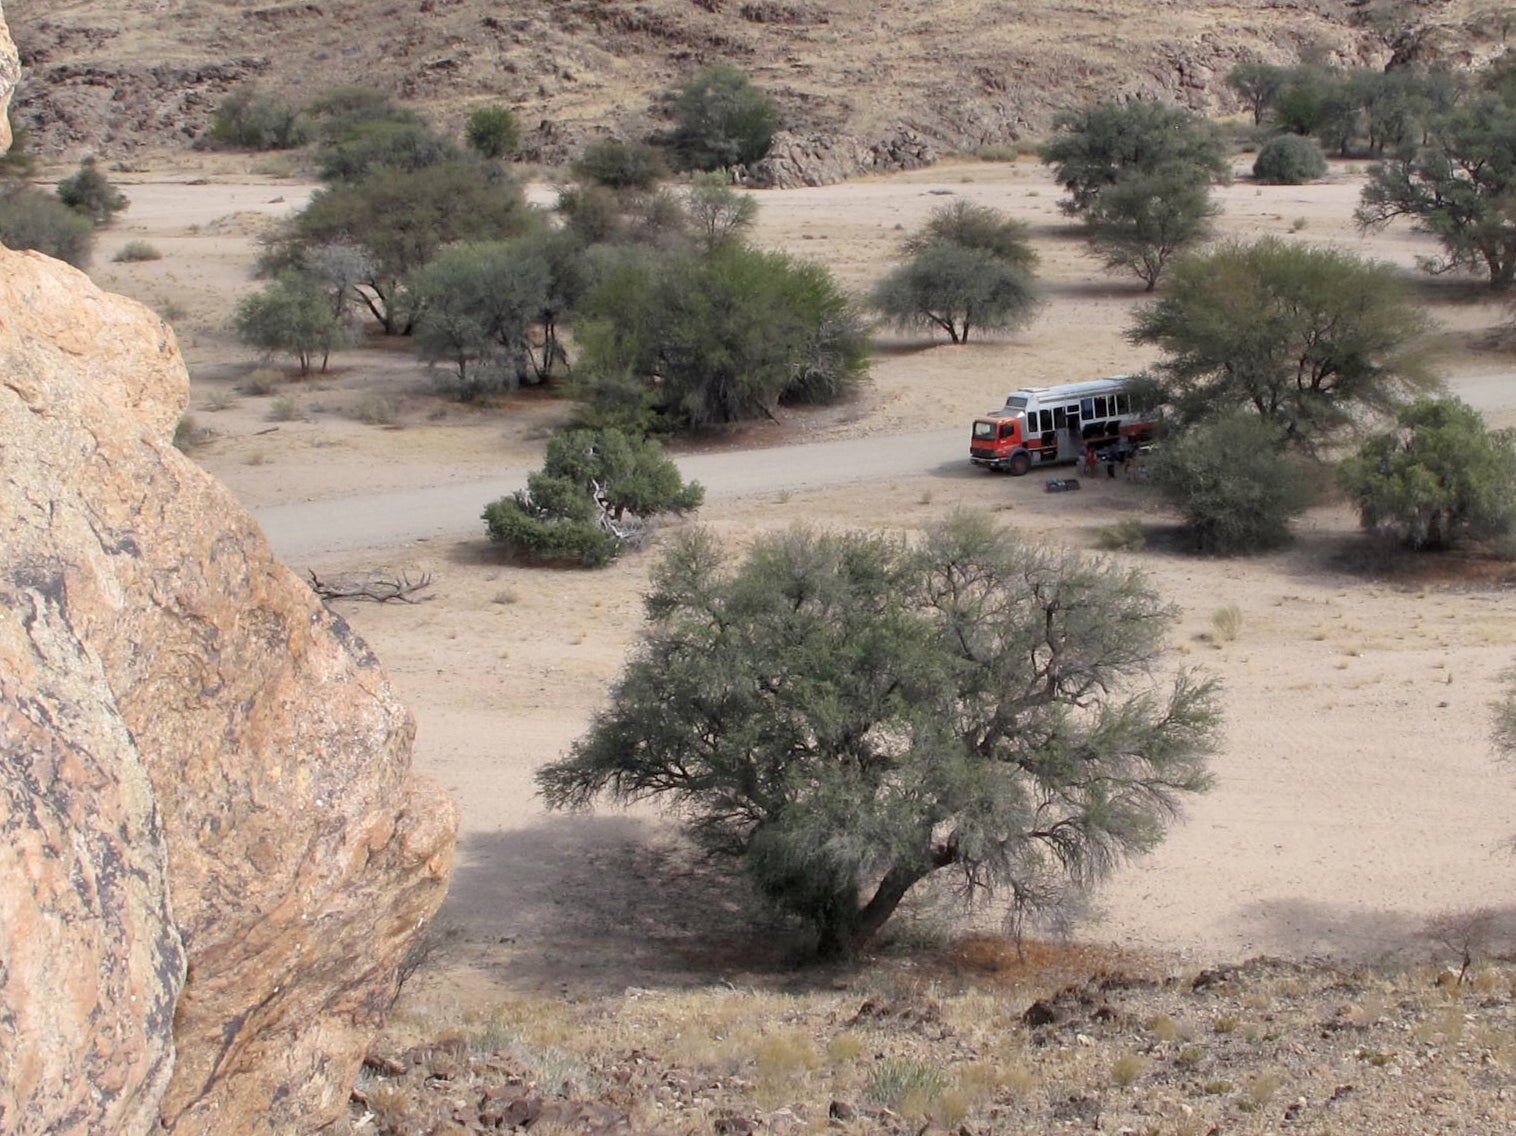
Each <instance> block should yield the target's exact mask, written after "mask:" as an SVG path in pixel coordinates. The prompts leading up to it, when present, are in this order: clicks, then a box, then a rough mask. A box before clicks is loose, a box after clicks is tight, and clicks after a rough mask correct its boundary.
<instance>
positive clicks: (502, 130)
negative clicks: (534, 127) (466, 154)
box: [463, 106, 521, 161]
mask: <svg viewBox="0 0 1516 1136" xmlns="http://www.w3.org/2000/svg"><path fill="white" fill-rule="evenodd" d="M463 134H464V137H465V138H467V139H468V144H469V146H471V147H472V148H473V149H474V151H475V152H477V153H478V154H479V155H480V156H481V157H484V158H488V159H489V160H490V161H495V160H497V159H500V158H508V157H510V156H511V155H512V154H513V153H515V152H516V147H517V146H519V145H520V144H521V128H520V127H519V126H517V125H516V116H515V115H514V114H513V113H511V108H510V107H503V106H488V107H480V108H478V109H477V110H475V111H474V112H473V113H472V114H470V115H469V116H468V122H467V123H466V124H465V125H464V128H463Z"/></svg>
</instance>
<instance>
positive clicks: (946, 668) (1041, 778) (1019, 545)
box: [537, 513, 1218, 956]
mask: <svg viewBox="0 0 1516 1136" xmlns="http://www.w3.org/2000/svg"><path fill="white" fill-rule="evenodd" d="M647 611H648V615H649V618H650V621H651V622H650V623H649V626H648V629H647V630H646V631H645V633H644V638H643V643H642V646H641V648H640V649H639V650H638V651H637V652H636V653H635V655H634V656H633V658H632V661H631V662H630V663H628V664H627V666H626V668H625V670H624V671H623V673H622V675H621V677H620V679H619V680H618V682H617V684H616V686H615V689H614V690H613V692H612V694H611V700H610V704H609V706H608V707H607V708H606V709H605V710H604V711H602V712H601V713H600V714H599V715H598V716H597V717H596V719H595V722H594V724H593V726H592V727H591V729H590V731H589V733H588V734H587V735H586V736H585V737H583V738H582V739H580V741H579V742H577V743H576V744H575V746H574V748H573V750H572V752H571V753H570V754H569V755H568V756H567V757H565V758H563V759H562V760H560V761H557V762H555V763H553V764H551V765H548V766H547V767H545V768H544V769H543V770H542V771H541V772H540V773H539V774H538V778H537V782H538V785H539V787H540V789H541V791H542V793H543V795H544V797H545V798H546V800H547V801H548V803H549V804H550V805H551V806H553V807H558V808H563V807H580V806H587V805H589V804H590V803H591V802H592V801H593V800H595V799H596V798H597V797H600V796H601V795H604V796H607V797H610V798H611V799H613V800H618V801H635V800H641V799H654V800H659V801H661V802H662V803H664V804H665V805H667V806H668V807H669V808H671V809H672V810H674V811H675V812H677V813H678V814H679V815H681V816H682V817H683V818H684V820H685V821H686V823H687V825H688V827H689V830H690V832H691V833H692V835H693V836H694V838H695V839H696V840H697V841H698V842H699V843H700V844H701V845H703V846H704V847H705V848H706V849H707V850H709V851H710V852H712V853H714V854H717V855H721V856H725V857H730V858H733V859H734V860H736V861H738V862H740V863H741V864H742V865H743V867H744V868H745V869H746V871H747V872H748V874H749V875H750V876H751V878H752V879H753V881H754V883H755V885H756V887H757V889H758V891H759V892H760V893H761V894H762V895H763V896H764V897H765V898H766V899H768V900H769V901H770V902H772V903H774V904H776V905H777V906H778V907H779V908H781V909H783V910H786V911H788V912H790V913H792V914H794V915H795V916H797V917H799V918H800V919H801V920H803V921H804V922H806V923H807V924H809V925H810V926H811V927H812V928H813V929H814V930H815V933H816V936H817V943H818V947H819V950H820V951H821V953H822V954H823V955H830V956H837V955H846V954H848V953H850V952H853V951H856V950H859V949H861V948H863V947H865V946H866V945H867V944H868V943H869V942H870V940H871V939H872V938H873V936H874V935H875V934H876V933H877V932H878V931H879V930H880V928H882V927H883V926H884V924H885V923H886V921H887V920H888V919H889V917H890V915H891V914H892V913H893V912H894V911H895V909H896V908H897V906H898V905H899V903H900V902H901V900H902V899H903V898H904V897H905V896H906V895H907V894H908V893H909V892H910V891H911V889H912V888H913V887H915V886H916V885H917V884H919V883H920V882H921V881H923V880H925V879H927V878H928V877H931V876H933V875H934V874H935V873H937V872H939V871H940V872H945V873H950V874H951V876H952V878H954V879H955V880H956V881H957V882H958V884H959V885H960V886H961V887H962V888H964V889H965V890H966V891H967V892H969V893H971V894H980V895H982V894H984V893H986V892H990V891H992V890H997V889H998V890H999V891H1000V892H1001V893H1002V894H1004V895H1007V896H1009V897H1010V902H1011V904H1012V905H1013V906H1015V907H1017V908H1018V909H1021V910H1032V911H1038V910H1041V911H1046V910H1048V909H1050V908H1057V907H1058V906H1059V904H1060V903H1061V902H1062V901H1063V900H1065V899H1066V898H1067V895H1068V892H1069V889H1070V886H1071V885H1072V886H1073V887H1075V888H1077V887H1078V886H1080V885H1084V884H1087V883H1090V882H1091V881H1094V880H1096V879H1099V878H1100V877H1101V876H1103V875H1104V874H1105V873H1106V872H1107V871H1108V870H1109V869H1110V868H1112V867H1113V866H1114V865H1115V864H1116V863H1118V862H1119V861H1120V860H1121V859H1122V857H1123V856H1125V855H1127V854H1130V853H1135V852H1138V851H1142V850H1145V849H1148V848H1151V847H1152V846H1153V845H1154V844H1155V843H1157V842H1158V841H1159V840H1160V839H1161V837H1162V836H1163V833H1164V829H1165V824H1166V822H1167V821H1168V820H1169V819H1170V818H1171V817H1172V816H1173V815H1174V813H1175V812H1176V810H1177V809H1178V807H1179V805H1180V803H1181V801H1182V800H1183V798H1184V797H1185V796H1186V795H1188V794H1191V793H1194V792H1197V791H1199V790H1201V789H1203V788H1205V786H1206V784H1207V778H1206V772H1205V762H1206V757H1207V755H1208V753H1209V752H1210V751H1211V749H1212V747H1213V745H1214V742H1215V729H1216V726H1217V721H1218V707H1217V691H1216V687H1215V686H1214V684H1213V683H1211V682H1209V681H1207V680H1204V679H1200V678H1197V677H1195V676H1193V675H1190V674H1188V673H1181V674H1178V675H1175V676H1171V677H1169V678H1165V679H1155V678H1154V677H1153V665H1154V664H1155V663H1156V662H1157V659H1158V655H1159V652H1160V650H1161V647H1162V642H1163V639H1164V635H1165V633H1166V632H1167V630H1168V629H1169V627H1170V626H1171V623H1172V619H1173V613H1172V612H1171V611H1170V610H1169V609H1168V608H1166V607H1165V606H1164V605H1163V604H1162V603H1161V602H1160V601H1159V599H1158V597H1157V596H1156V595H1155V594H1154V593H1153V591H1152V590H1151V588H1150V587H1149V586H1148V584H1147V583H1146V581H1145V580H1144V579H1143V578H1142V577H1141V576H1140V575H1139V574H1138V573H1136V572H1135V571H1132V570H1129V569H1124V568H1119V567H1116V566H1115V565H1113V564H1110V563H1108V562H1102V561H1094V560H1089V559H1085V558H1083V557H1081V556H1078V555H1076V554H1074V553H1069V552H1054V551H1050V550H1046V549H1042V548H1038V547H1035V546H1032V545H1028V544H1026V543H1024V542H1023V541H1022V540H1021V539H1020V538H1019V537H1017V536H1016V535H1014V534H1013V533H1012V532H1010V531H1008V530H1003V529H995V528H994V527H993V526H992V525H991V524H990V523H989V522H988V521H986V520H985V519H983V518H980V517H976V516H972V515H969V514H966V513H960V514H956V515H954V516H952V517H951V518H949V519H948V520H946V521H945V522H943V523H941V524H939V525H937V526H935V527H933V528H932V529H931V530H930V531H929V532H927V533H926V534H925V535H924V537H923V539H922V540H921V542H920V543H919V545H914V546H913V545H910V544H907V543H905V542H903V541H900V540H896V539H892V538H888V537H884V536H874V535H868V534H859V533H842V534H819V533H814V532H809V531H805V530H794V531H791V532H789V533H787V534H783V535H780V536H778V537H773V538H769V539H766V540H762V541H759V542H758V543H757V544H756V545H755V546H754V547H753V548H752V549H751V550H750V551H749V553H748V554H747V556H746V557H745V558H744V559H743V560H742V561H741V562H740V563H737V564H735V565H734V564H732V563H730V562H729V560H728V558H727V557H725V556H724V555H723V554H722V552H721V550H720V549H719V548H718V546H717V544H716V542H715V539H714V538H713V537H712V536H711V535H710V534H708V533H703V532H698V531H697V532H693V533H687V534H680V535H679V537H678V538H677V539H676V540H675V541H674V542H673V543H672V545H671V547H670V548H669V549H668V551H667V553H666V555H665V556H664V558H663V560H662V561H661V563H660V564H659V566H658V567H657V568H656V569H655V571H654V573H653V577H652V590H651V592H650V594H649V595H648V597H647Z"/></svg>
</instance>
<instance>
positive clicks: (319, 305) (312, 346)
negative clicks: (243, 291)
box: [232, 272, 345, 375]
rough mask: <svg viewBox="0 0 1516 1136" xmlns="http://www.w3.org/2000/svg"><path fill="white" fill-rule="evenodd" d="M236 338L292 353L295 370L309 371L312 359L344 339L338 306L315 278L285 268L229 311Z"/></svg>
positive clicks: (325, 354)
mask: <svg viewBox="0 0 1516 1136" xmlns="http://www.w3.org/2000/svg"><path fill="white" fill-rule="evenodd" d="M232 322H233V324H234V325H235V327H236V329H237V338H239V339H240V340H241V341H242V342H243V343H246V344H247V345H248V346H250V347H256V348H258V349H259V350H260V351H263V352H265V353H267V354H270V355H272V354H279V353H283V354H289V355H293V356H294V357H295V359H296V361H297V362H298V363H299V364H300V373H301V374H302V375H306V374H309V373H310V370H311V366H312V365H313V363H314V362H315V360H316V359H318V358H319V359H320V360H321V369H322V370H323V371H324V370H326V365H327V359H328V358H329V357H330V355H331V353H332V350H333V349H334V348H337V347H340V346H341V345H342V343H343V341H344V339H345V334H344V328H343V326H342V322H341V319H340V318H339V315H338V312H337V311H336V310H334V309H333V305H332V302H331V298H330V296H329V294H328V293H327V291H326V290H325V289H324V288H323V287H322V286H321V284H320V282H319V281H317V280H316V279H315V278H313V277H311V276H308V275H306V274H305V273H300V272H286V273H284V274H282V275H281V276H280V277H279V278H278V279H277V280H275V281H274V282H273V283H271V284H269V285H267V286H266V287H264V288H261V289H259V290H258V291H256V292H252V293H250V294H249V295H247V296H246V297H244V298H243V300H242V302H241V303H240V304H238V305H237V311H236V313H235V315H234V316H233V317H232Z"/></svg>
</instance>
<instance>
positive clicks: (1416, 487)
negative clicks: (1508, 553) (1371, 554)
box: [1338, 398, 1516, 550]
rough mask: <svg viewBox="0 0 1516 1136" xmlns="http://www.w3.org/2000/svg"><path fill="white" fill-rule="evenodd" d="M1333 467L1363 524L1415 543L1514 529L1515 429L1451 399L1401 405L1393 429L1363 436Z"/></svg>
mask: <svg viewBox="0 0 1516 1136" xmlns="http://www.w3.org/2000/svg"><path fill="white" fill-rule="evenodd" d="M1338 474H1339V478H1340V480H1341V482H1342V486H1343V488H1344V489H1345V490H1346V491H1347V494H1348V496H1349V497H1351V498H1352V499H1353V501H1354V503H1355V504H1356V505H1357V506H1358V515H1359V519H1360V520H1361V521H1362V523H1363V527H1364V528H1365V529H1367V530H1368V531H1369V532H1390V533H1394V534H1396V535H1398V536H1399V537H1400V538H1401V539H1402V540H1403V541H1404V542H1405V543H1406V544H1408V545H1409V546H1410V547H1411V548H1414V549H1425V550H1439V549H1444V548H1448V547H1451V546H1452V545H1454V544H1456V543H1457V542H1458V541H1459V540H1460V539H1463V538H1473V539H1476V540H1478V539H1488V538H1501V537H1508V536H1510V535H1511V534H1512V532H1513V530H1516V431H1513V430H1490V429H1488V428H1487V427H1486V426H1485V423H1484V418H1483V417H1482V416H1481V415H1480V413H1479V412H1478V411H1477V410H1475V409H1474V408H1473V407H1472V406H1469V405H1468V404H1467V403H1464V402H1460V401H1459V400H1458V399H1456V398H1438V399H1429V398H1423V399H1417V400H1416V401H1415V402H1413V403H1411V404H1410V405H1408V406H1405V407H1402V408H1401V410H1400V412H1399V413H1398V414H1397V415H1396V429H1394V430H1392V431H1388V432H1385V433H1380V434H1375V435H1373V436H1372V437H1370V438H1368V439H1366V440H1365V441H1364V443H1363V445H1362V446H1361V447H1360V448H1359V450H1358V452H1357V453H1356V454H1355V455H1353V456H1352V457H1350V458H1348V459H1346V460H1345V461H1344V462H1343V463H1342V465H1341V466H1340V467H1339V470H1338Z"/></svg>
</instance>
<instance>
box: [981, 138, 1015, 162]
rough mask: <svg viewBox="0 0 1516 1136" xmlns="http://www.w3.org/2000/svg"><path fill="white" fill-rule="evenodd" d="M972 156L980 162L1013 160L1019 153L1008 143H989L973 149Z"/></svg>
mask: <svg viewBox="0 0 1516 1136" xmlns="http://www.w3.org/2000/svg"><path fill="white" fill-rule="evenodd" d="M974 157H976V158H978V159H979V160H980V161H981V162H1014V161H1015V160H1016V159H1017V158H1018V157H1020V154H1019V153H1018V152H1017V149H1016V147H1015V146H1013V145H1010V144H1009V143H991V144H990V145H988V146H981V147H979V149H978V150H976V151H974Z"/></svg>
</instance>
